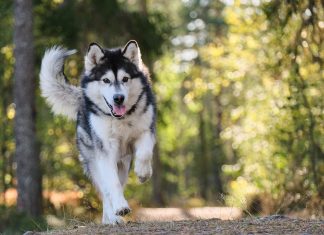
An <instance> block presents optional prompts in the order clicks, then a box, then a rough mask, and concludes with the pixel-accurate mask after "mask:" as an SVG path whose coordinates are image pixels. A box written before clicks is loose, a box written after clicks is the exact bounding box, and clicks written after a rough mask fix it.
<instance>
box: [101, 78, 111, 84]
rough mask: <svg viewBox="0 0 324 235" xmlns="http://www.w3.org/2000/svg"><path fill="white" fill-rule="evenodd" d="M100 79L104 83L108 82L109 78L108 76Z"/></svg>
mask: <svg viewBox="0 0 324 235" xmlns="http://www.w3.org/2000/svg"><path fill="white" fill-rule="evenodd" d="M102 81H103V82H104V83H110V80H109V79H108V78H104V79H102Z"/></svg>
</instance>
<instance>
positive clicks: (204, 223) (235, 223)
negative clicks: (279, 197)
mask: <svg viewBox="0 0 324 235" xmlns="http://www.w3.org/2000/svg"><path fill="white" fill-rule="evenodd" d="M40 234H49V235H56V234H60V235H64V234H71V235H82V234H324V220H304V219H296V218H289V217H285V216H269V217H263V218H257V219H256V218H254V219H239V220H220V219H205V220H182V221H172V222H128V223H126V224H125V225H117V226H111V225H109V226H108V225H106V226H104V225H89V226H75V227H74V228H71V229H64V230H54V231H49V232H45V233H40Z"/></svg>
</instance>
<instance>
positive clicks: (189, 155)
mask: <svg viewBox="0 0 324 235" xmlns="http://www.w3.org/2000/svg"><path fill="white" fill-rule="evenodd" d="M13 6H14V5H13V2H12V1H0V15H1V17H0V28H1V30H0V61H1V63H0V79H1V81H0V94H1V96H0V203H1V204H2V206H1V207H0V231H1V230H3V229H4V228H5V226H6V225H7V226H9V225H10V224H12V223H17V218H20V217H17V216H18V214H17V212H16V211H15V203H16V202H15V200H16V197H15V190H14V188H15V187H16V182H17V181H16V173H15V172H16V161H15V149H16V147H15V141H14V118H15V115H16V112H15V103H14V98H13V86H14V62H15V60H14V53H13V52H14V46H15V45H14V43H13V26H14V15H13ZM33 18H34V24H33V34H34V48H35V71H34V78H35V80H36V84H37V85H36V87H37V88H36V95H35V99H36V105H35V110H36V130H37V149H38V150H39V151H38V152H39V158H40V161H41V172H42V190H43V196H44V198H43V205H42V207H43V214H44V215H46V216H48V215H54V216H56V217H58V218H62V217H64V218H65V217H71V218H78V219H82V218H89V217H95V216H96V214H98V213H100V211H101V208H100V202H99V200H98V197H97V195H96V192H95V191H94V189H93V187H92V186H91V184H90V182H89V180H88V179H87V178H86V177H85V176H84V175H83V171H82V168H81V166H80V164H79V162H78V153H77V150H76V146H75V123H74V122H70V121H67V120H66V119H65V118H63V117H54V116H53V115H52V114H51V112H50V108H49V107H48V106H47V105H46V104H45V102H44V100H43V99H42V98H41V97H40V91H39V88H38V73H39V67H40V62H41V58H42V56H43V53H44V51H45V49H46V48H49V47H51V46H53V45H64V46H65V47H67V48H71V49H72V48H76V49H77V50H78V53H77V54H76V55H74V56H72V57H71V58H70V59H69V60H68V61H67V63H66V66H65V70H66V74H67V76H68V77H69V78H70V81H71V83H74V84H78V81H79V76H80V74H81V73H82V71H83V56H84V53H85V52H86V49H87V46H88V44H89V43H90V42H93V41H95V42H98V43H101V44H102V45H105V46H106V47H116V46H122V45H124V44H125V43H126V42H127V41H128V40H130V39H135V40H137V41H138V43H139V45H140V47H141V50H142V54H143V60H144V62H145V64H146V65H147V66H148V67H149V68H150V70H151V72H152V80H153V87H154V90H155V93H156V96H157V104H158V127H157V130H158V144H157V146H156V150H155V156H154V175H153V178H152V179H151V180H150V181H149V182H148V183H145V184H143V185H139V183H138V182H137V180H136V177H135V176H134V174H133V173H131V177H130V179H129V181H128V182H129V183H128V185H127V187H126V198H127V199H128V200H130V202H131V204H133V205H139V206H149V207H153V206H175V207H190V206H204V205H214V206H215V205H217V206H218V205H227V206H236V207H240V208H242V209H243V210H245V211H246V212H247V213H248V214H274V213H291V212H300V213H303V214H304V215H307V216H317V217H320V216H323V213H324V200H323V199H324V153H323V151H324V100H323V96H324V69H323V63H324V61H323V56H324V44H323V40H324V10H323V2H322V1H320V0H318V1H317V0H315V1H314V0H300V1H293V0H292V1H278V0H272V1H271V0H265V1H260V0H241V1H238V0H222V1H212V0H182V1H180V0H177V1H163V0H154V1H153V0H138V1H135V0H106V1H103V0H93V1H90V0H78V1H76V0H34V1H33ZM60 193H61V194H60ZM55 195H57V196H58V197H59V196H60V197H63V198H67V199H66V201H64V200H63V199H62V200H61V201H59V202H58V203H55V200H54V199H53V197H55ZM56 201H57V200H56ZM71 202H73V203H74V204H71ZM65 203H67V204H66V205H65ZM69 203H70V204H69ZM13 217H15V218H16V219H15V221H14V222H12V218H13Z"/></svg>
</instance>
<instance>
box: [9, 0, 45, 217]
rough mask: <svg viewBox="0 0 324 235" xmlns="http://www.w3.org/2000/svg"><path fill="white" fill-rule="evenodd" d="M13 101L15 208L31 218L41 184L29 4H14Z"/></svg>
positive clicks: (27, 0) (23, 0)
mask: <svg viewBox="0 0 324 235" xmlns="http://www.w3.org/2000/svg"><path fill="white" fill-rule="evenodd" d="M14 19H15V25H14V47H15V48H14V57H15V69H14V79H15V83H14V101H15V110H16V111H15V112H16V114H15V128H14V130H15V142H16V152H15V160H16V162H17V170H16V174H17V191H18V199H17V207H18V209H19V210H20V211H23V212H26V213H27V214H29V215H32V216H40V215H41V213H42V181H41V169H40V159H39V149H38V146H37V140H36V132H35V70H34V42H33V24H32V22H33V5H32V0H15V2H14Z"/></svg>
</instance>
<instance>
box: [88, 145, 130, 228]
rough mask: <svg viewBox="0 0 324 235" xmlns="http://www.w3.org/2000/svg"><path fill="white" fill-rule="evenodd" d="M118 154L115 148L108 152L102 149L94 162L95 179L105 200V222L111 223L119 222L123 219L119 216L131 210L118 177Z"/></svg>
mask: <svg viewBox="0 0 324 235" xmlns="http://www.w3.org/2000/svg"><path fill="white" fill-rule="evenodd" d="M117 156H118V155H117V152H115V151H113V149H110V151H109V153H108V154H107V153H105V152H102V151H100V152H99V153H98V154H97V156H96V159H94V161H93V164H92V167H93V169H92V172H93V173H94V174H92V176H93V177H94V179H93V180H94V181H95V182H96V185H97V187H98V188H99V190H100V193H101V195H102V200H103V223H109V224H110V223H119V222H120V221H121V219H120V218H119V217H118V216H124V215H126V214H127V213H129V212H130V209H129V206H128V203H127V201H126V199H125V197H124V194H123V187H122V185H121V183H120V181H119V177H118V168H117ZM116 216H117V217H116ZM114 220H115V221H114Z"/></svg>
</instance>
